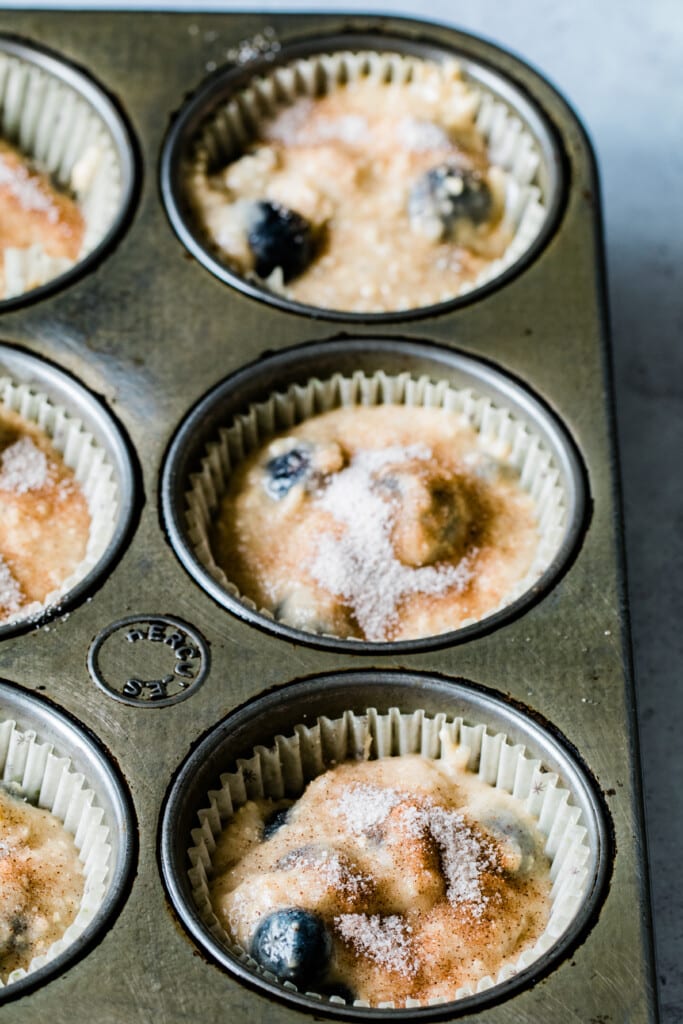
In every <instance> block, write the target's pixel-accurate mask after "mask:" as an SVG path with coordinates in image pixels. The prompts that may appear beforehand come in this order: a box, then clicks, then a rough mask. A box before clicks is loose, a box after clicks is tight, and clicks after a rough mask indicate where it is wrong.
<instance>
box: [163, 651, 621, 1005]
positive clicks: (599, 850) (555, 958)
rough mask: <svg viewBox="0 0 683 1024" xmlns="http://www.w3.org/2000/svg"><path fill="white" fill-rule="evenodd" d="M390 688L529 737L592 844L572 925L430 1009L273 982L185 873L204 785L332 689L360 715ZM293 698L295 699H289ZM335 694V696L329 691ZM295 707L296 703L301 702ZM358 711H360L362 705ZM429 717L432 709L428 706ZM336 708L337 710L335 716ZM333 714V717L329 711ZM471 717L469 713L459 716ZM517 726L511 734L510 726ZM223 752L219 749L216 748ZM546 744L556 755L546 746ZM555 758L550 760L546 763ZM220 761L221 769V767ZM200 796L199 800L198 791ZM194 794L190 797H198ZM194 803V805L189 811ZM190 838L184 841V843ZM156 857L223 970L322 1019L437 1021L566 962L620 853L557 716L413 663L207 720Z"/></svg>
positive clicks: (179, 778)
mask: <svg viewBox="0 0 683 1024" xmlns="http://www.w3.org/2000/svg"><path fill="white" fill-rule="evenodd" d="M354 683H356V684H357V686H358V687H361V688H362V694H361V695H360V696H358V698H357V699H356V700H352V701H349V703H348V704H345V703H344V701H343V700H342V698H343V697H345V696H346V693H345V688H346V687H347V686H348V685H353V684H354ZM316 684H317V689H316V696H315V698H314V699H315V701H317V705H316V710H315V711H310V710H309V711H307V712H306V714H303V715H302V716H301V717H297V711H296V709H295V711H294V712H292V711H291V710H290V708H291V707H292V705H293V704H295V702H296V701H297V699H298V700H299V701H300V702H301V703H302V704H304V705H305V704H311V703H312V698H311V696H310V694H311V688H312V686H314V685H316ZM375 686H377V687H378V688H379V689H382V688H383V689H387V688H389V687H392V686H398V688H399V689H402V690H403V692H404V693H405V694H406V695H410V694H411V693H413V694H414V700H413V702H412V704H411V706H410V708H408V709H407V710H406V709H404V708H402V707H400V706H399V707H398V709H399V711H400V712H401V713H410V710H415V709H416V708H417V707H420V706H422V705H421V703H420V702H421V699H422V698H423V697H424V696H425V691H427V693H432V694H435V695H436V698H435V699H438V701H440V703H441V704H442V705H443V709H445V713H446V714H447V717H448V718H449V719H452V718H453V717H457V716H458V715H459V714H461V713H462V706H465V707H467V708H468V709H469V710H470V712H471V714H472V716H473V717H475V718H476V720H477V721H480V722H481V721H484V722H486V729H487V731H489V730H490V732H491V733H493V734H499V733H501V732H505V734H506V736H507V738H508V740H509V739H510V738H512V741H513V742H514V743H523V744H524V746H525V748H526V750H527V752H529V737H531V742H532V743H536V744H537V746H536V747H535V749H534V750H533V751H531V753H532V756H535V757H536V756H538V757H540V760H541V762H542V764H543V766H544V767H545V768H546V770H548V768H549V769H550V770H551V771H553V772H557V773H558V774H559V776H560V783H561V784H563V785H564V786H566V787H567V788H570V792H571V796H572V799H573V802H574V804H575V805H578V806H580V808H581V812H582V816H581V824H582V825H583V826H585V827H586V828H587V830H588V833H589V845H590V849H591V854H592V857H591V883H590V884H589V887H588V891H587V894H586V898H585V901H584V903H583V905H582V907H581V908H580V910H579V911H578V912H577V914H576V916H575V918H574V919H573V920H572V922H571V923H570V925H569V927H568V928H567V929H566V930H565V931H564V932H563V934H562V935H561V936H560V937H559V939H557V940H556V941H555V943H554V944H553V945H552V946H551V947H550V949H548V950H547V951H546V952H545V953H543V954H542V956H540V957H539V958H538V959H537V960H535V961H533V963H532V964H530V965H529V967H527V968H525V969H524V970H523V971H520V972H519V973H518V974H516V975H514V976H512V977H511V978H510V979H508V980H507V981H505V982H503V983H501V984H500V985H494V986H493V987H492V988H490V989H487V990H484V991H483V992H479V993H475V994H474V995H471V996H466V997H464V998H462V999H459V1000H455V1001H451V1002H447V1003H440V1004H437V1005H434V1006H423V1007H414V1008H413V1007H411V1008H408V1009H398V1010H397V1009H391V1010H388V1009H382V1008H379V1007H353V1006H351V1005H344V1004H339V1003H328V1002H325V1000H324V999H323V1000H319V999H316V998H314V997H311V996H306V995H305V994H304V993H300V992H293V991H288V990H287V988H286V987H285V986H283V985H279V984H277V983H273V982H270V981H268V980H267V979H266V978H264V977H260V976H259V975H258V974H256V972H254V971H251V970H249V968H247V967H246V966H245V965H244V964H242V963H241V962H240V961H239V960H238V958H237V957H236V956H234V955H233V954H232V953H231V952H230V951H229V950H227V949H226V948H225V947H224V946H222V945H221V944H220V943H219V942H217V940H215V939H213V937H212V936H211V935H210V934H209V933H208V931H207V929H206V926H205V925H204V924H203V922H202V921H201V918H200V916H199V913H198V910H197V908H196V907H195V905H194V901H193V899H192V892H191V885H190V883H189V879H188V873H187V849H188V846H187V842H188V841H189V836H190V829H191V828H193V827H195V828H196V827H197V824H198V819H197V811H198V810H199V809H201V808H202V807H205V806H206V805H207V800H208V792H209V790H210V789H215V788H217V784H218V777H219V775H220V774H221V773H222V772H224V771H231V770H233V769H234V765H235V763H236V761H237V760H238V759H240V758H242V757H248V756H249V755H250V754H251V753H252V752H253V750H254V748H255V747H256V746H260V745H267V744H272V743H273V742H274V740H275V737H276V736H277V735H278V734H280V733H282V732H283V731H284V729H287V728H288V729H289V730H290V731H291V730H292V728H293V725H294V724H296V722H295V721H294V719H296V721H305V722H307V724H308V725H309V726H310V725H312V724H314V723H315V720H316V719H317V718H318V717H324V716H326V712H325V710H324V707H323V709H319V707H318V705H320V704H323V703H324V700H325V699H326V697H327V695H328V693H329V692H330V691H331V692H332V693H333V696H334V697H335V698H336V699H337V700H338V702H342V703H344V706H346V707H349V708H350V709H351V710H354V711H356V712H357V713H358V714H364V713H365V710H366V709H367V708H368V707H374V706H375V705H376V703H378V702H377V701H375V700H374V698H373V696H371V694H372V689H373V687H375ZM288 698H289V699H288ZM328 699H329V698H328ZM449 700H450V701H453V702H456V707H455V709H453V708H449ZM283 703H284V704H285V705H286V709H287V710H286V711H285V712H284V714H285V715H286V716H287V717H288V719H289V718H291V719H292V724H291V725H290V724H289V723H288V724H287V725H286V726H283V727H282V728H280V727H272V726H265V727H262V729H263V728H265V729H267V730H268V737H269V739H268V740H267V741H265V744H264V742H251V740H249V741H247V739H245V738H244V735H243V734H244V732H245V731H248V730H249V727H250V725H251V726H252V734H253V731H254V729H255V728H256V725H257V721H258V719H259V718H260V719H261V720H262V721H263V720H266V721H267V715H268V712H269V711H277V710H278V708H282V705H283ZM393 706H398V701H397V700H396V699H395V698H394V697H387V698H386V699H385V700H384V701H383V702H382V705H381V708H382V709H383V710H380V713H384V711H386V710H388V709H389V707H393ZM297 707H298V705H297ZM361 708H362V710H361ZM491 708H493V716H494V721H493V725H491V723H490V720H489V721H488V722H487V721H486V719H487V713H488V715H489V716H490V715H491ZM427 713H428V714H429V715H431V714H434V713H435V712H431V711H428V712H427ZM336 714H337V711H336V710H335V711H334V715H336ZM327 717H332V716H330V715H327ZM463 717H464V718H466V719H467V718H468V717H469V716H468V714H467V713H464V714H463ZM505 725H507V726H508V727H509V726H510V725H512V728H513V730H516V731H514V733H513V736H512V737H510V734H509V732H508V731H507V730H506V729H505V727H504V726H505ZM235 734H237V735H238V740H237V741H236V742H237V744H240V746H239V747H238V752H234V753H231V754H230V756H229V758H226V756H225V753H224V752H223V750H224V748H225V747H226V746H229V744H230V740H231V735H233V736H234V735H235ZM217 751H218V752H217ZM549 751H550V753H549ZM549 760H550V764H549ZM219 765H220V767H219ZM199 790H201V795H200V796H199V797H197V795H196V794H197V792H198V791H199ZM193 794H194V798H193ZM188 800H190V801H191V807H190V809H189V810H188V807H187V804H188ZM183 840H184V841H183ZM157 845H158V859H159V865H160V872H161V876H162V880H163V884H164V887H165V889H166V892H167V894H168V896H169V898H170V901H171V904H172V906H173V909H174V912H175V914H176V915H177V916H178V918H179V919H180V922H181V924H182V926H183V927H184V929H185V930H186V932H187V933H188V934H189V937H190V938H191V940H192V941H193V942H194V943H195V944H196V945H197V947H198V948H199V949H200V951H201V952H202V953H203V954H204V955H205V956H207V957H208V959H209V961H210V962H211V963H217V964H218V965H219V966H220V968H221V969H222V970H227V972H228V973H229V974H231V975H235V976H236V977H237V978H238V979H239V981H240V982H242V983H243V984H246V985H247V986H248V987H251V988H253V989H255V990H256V991H257V992H258V993H259V994H260V995H266V996H268V997H270V998H274V999H275V1000H276V1001H278V1002H284V1003H285V1004H287V1005H289V1006H290V1007H291V1006H293V1007H294V1008H295V1009H299V1010H304V1011H308V1012H312V1013H314V1014H318V1015H322V1016H325V1017H340V1018H342V1019H345V1020H349V1021H352V1020H362V1019H374V1020H380V1019H386V1017H387V1015H388V1014H399V1015H400V1019H401V1020H405V1021H416V1022H417V1021H426V1020H439V1019H441V1018H444V1017H446V1016H448V1017H449V1019H452V1018H455V1017H458V1018H459V1017H461V1016H464V1015H466V1014H468V1013H472V1012H476V1011H478V1010H481V1009H484V1008H490V1007H491V1006H493V1005H495V1004H496V1003H499V1002H503V1001H506V1000H507V999H508V998H510V997H512V996H514V995H517V994H518V993H521V992H523V991H525V990H526V989H527V988H528V987H529V985H530V984H532V983H533V982H534V981H536V980H538V979H539V978H541V977H545V976H546V975H547V974H548V973H550V972H551V971H552V970H554V969H556V968H558V967H559V966H561V964H562V963H563V962H564V961H565V960H566V959H567V957H568V956H569V954H570V953H571V952H573V950H574V949H575V948H576V947H577V946H578V945H580V944H581V943H582V942H583V941H584V939H585V938H586V936H587V935H588V932H589V931H590V930H591V928H592V926H593V924H594V923H595V921H596V920H597V917H598V915H599V911H600V907H601V906H602V903H603V901H604V898H605V896H606V894H607V891H608V882H609V877H610V873H611V868H612V862H613V858H614V842H613V834H612V825H611V819H610V816H609V812H608V811H607V808H606V806H605V803H604V799H603V798H602V794H601V792H600V788H599V785H598V783H597V781H596V780H595V778H594V777H593V775H592V773H591V771H590V770H589V768H588V767H587V765H586V764H585V763H584V762H583V759H582V757H581V755H580V753H579V751H578V750H577V749H576V748H575V747H574V745H573V744H572V743H571V742H570V741H569V740H568V739H567V737H566V736H565V735H564V734H563V733H562V732H561V731H560V730H559V728H557V727H556V726H555V725H554V724H553V723H552V722H550V721H548V720H547V719H545V718H544V717H543V716H542V715H540V714H539V713H538V712H536V711H533V710H532V709H524V708H523V706H522V705H520V704H519V702H516V701H514V700H512V699H511V698H510V697H507V696H505V695H504V694H503V693H501V692H499V691H497V690H493V689H491V688H490V687H487V686H483V685H481V684H479V683H475V682H472V681H470V680H469V679H463V678H461V677H458V678H455V677H451V676H447V675H444V674H443V673H439V672H438V671H424V670H418V671H416V670H413V669H409V668H391V669H377V668H368V669H341V670H334V669H332V670H330V671H327V672H321V673H315V674H314V675H309V676H306V677H300V678H297V679H294V680H290V681H289V682H286V683H284V684H280V685H277V686H274V687H271V688H270V689H268V690H266V691H264V692H262V693H259V694H258V695H257V696H255V697H250V698H249V699H248V700H247V701H245V702H244V703H242V704H240V705H239V706H238V707H236V708H234V709H232V710H231V711H230V712H229V713H228V714H227V715H226V716H225V717H224V718H222V719H221V720H220V721H219V722H217V723H215V724H214V725H213V726H211V727H210V728H209V729H208V730H207V731H206V732H205V733H204V734H203V735H202V736H201V737H200V738H199V739H198V740H197V742H196V744H195V745H194V746H193V748H192V750H191V752H190V753H189V754H188V755H187V756H186V757H185V758H184V760H183V761H182V762H181V764H180V765H179V767H178V769H177V770H176V772H175V774H174V776H173V777H172V779H171V782H170V784H169V787H168V789H167V791H166V794H165V797H164V800H163V803H162V807H161V811H160V814H159V829H158V844H157Z"/></svg>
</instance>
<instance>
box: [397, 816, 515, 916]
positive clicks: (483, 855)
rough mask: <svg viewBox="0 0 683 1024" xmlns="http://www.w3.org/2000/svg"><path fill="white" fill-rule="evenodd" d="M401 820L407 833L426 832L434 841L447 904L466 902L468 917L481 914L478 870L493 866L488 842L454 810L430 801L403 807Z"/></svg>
mask: <svg viewBox="0 0 683 1024" xmlns="http://www.w3.org/2000/svg"><path fill="white" fill-rule="evenodd" d="M403 823H404V826H405V829H406V832H407V833H408V835H411V836H413V837H415V838H419V837H420V836H422V835H424V834H425V833H428V834H429V835H431V837H432V839H433V840H434V842H435V843H436V844H437V846H438V848H439V854H440V857H441V870H442V871H443V874H444V877H445V879H446V896H447V898H448V902H449V903H450V904H451V906H453V907H458V906H462V905H464V904H466V905H467V910H468V911H469V913H470V914H471V915H472V917H475V918H476V917H481V915H482V914H483V913H484V910H485V908H486V905H487V904H488V902H489V899H488V897H487V896H486V894H485V893H483V892H482V888H481V874H482V872H483V871H485V870H487V869H488V870H495V869H496V867H497V863H496V858H495V853H494V849H493V847H492V846H491V844H490V843H488V841H486V840H482V839H480V838H478V837H477V835H476V833H475V832H474V831H473V830H472V829H471V828H470V827H469V825H468V824H467V822H466V821H465V819H464V817H463V816H462V814H460V813H459V812H458V811H454V810H449V809H448V808H447V807H440V806H438V805H436V804H431V803H430V802H425V804H424V806H422V807H414V806H412V807H406V808H405V811H404V812H403Z"/></svg>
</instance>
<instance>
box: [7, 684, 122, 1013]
mask: <svg viewBox="0 0 683 1024" xmlns="http://www.w3.org/2000/svg"><path fill="white" fill-rule="evenodd" d="M0 732H1V736H2V740H1V741H0V779H1V780H2V782H3V783H6V784H12V785H14V786H18V787H19V792H20V793H21V794H22V796H24V797H25V798H26V799H27V800H28V802H29V803H33V804H35V805H36V806H38V807H44V808H47V809H48V810H50V811H51V812H52V813H53V814H54V815H55V816H56V817H57V818H59V819H60V820H61V821H62V822H63V823H64V824H65V826H66V828H67V830H68V831H69V832H70V833H71V834H72V835H74V837H75V840H76V845H77V847H78V849H79V852H80V855H81V862H82V864H83V866H84V871H85V880H86V896H85V898H84V901H83V904H82V908H81V911H80V913H79V915H78V917H77V918H76V921H75V922H74V924H73V925H71V926H70V928H69V929H68V930H67V932H66V934H65V936H64V938H63V939H62V940H60V941H59V942H58V943H55V946H54V947H51V948H50V950H48V952H47V954H44V955H43V956H42V957H40V958H37V960H36V961H35V962H34V964H33V965H32V966H31V967H30V969H29V970H28V972H26V971H21V972H18V973H19V974H20V976H19V977H18V978H10V979H9V981H8V984H7V986H6V987H2V986H0V997H1V996H2V995H4V994H5V993H8V992H9V993H11V994H12V995H13V996H18V995H21V994H23V993H25V992H29V991H31V990H32V989H33V988H35V987H36V986H37V985H41V984H44V983H45V982H46V981H47V980H49V979H50V978H54V977H58V976H59V975H60V974H63V973H64V971H65V970H67V969H68V967H69V966H70V965H71V964H72V963H73V962H75V961H76V960H78V959H79V958H80V957H82V956H84V955H85V954H86V953H87V952H88V950H89V949H90V948H91V947H92V945H93V943H94V942H97V940H98V937H101V936H102V934H103V933H104V931H105V930H106V928H107V927H109V926H110V924H111V921H112V918H113V916H114V915H115V914H116V912H117V910H118V909H119V907H120V904H121V902H122V899H123V898H124V896H125V891H126V887H127V885H128V883H129V879H130V873H131V870H132V868H133V864H134V860H135V848H136V837H135V826H134V817H133V812H132V809H131V807H130V803H129V797H128V793H127V791H126V788H125V786H124V785H123V783H122V781H121V779H120V776H119V774H118V772H117V771H116V769H115V767H114V765H112V764H111V762H110V761H109V760H108V759H107V757H106V755H105V754H104V752H103V751H102V749H101V748H100V746H99V744H97V743H96V742H95V741H94V740H93V739H92V738H91V737H90V736H88V734H87V733H86V732H84V730H83V729H82V728H80V727H79V726H78V725H77V724H76V722H74V721H73V720H71V719H70V718H69V717H67V716H66V715H65V714H63V713H62V712H60V711H58V710H57V709H56V708H54V707H53V706H52V705H49V704H47V703H46V702H45V701H42V700H39V699H37V698H36V697H35V696H33V695H32V694H30V693H27V692H26V691H23V690H20V689H18V688H17V687H14V686H10V685H8V684H7V683H2V682H0Z"/></svg>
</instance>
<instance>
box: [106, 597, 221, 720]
mask: <svg viewBox="0 0 683 1024" xmlns="http://www.w3.org/2000/svg"><path fill="white" fill-rule="evenodd" d="M210 663H211V656H210V654H209V647H208V644H207V642H206V640H205V639H204V637H203V636H202V635H201V633H200V632H199V631H198V630H197V629H195V628H194V626H191V625H189V623H187V622H183V620H182V619H176V618H174V617H173V616H172V615H130V616H128V618H125V619H117V620H116V621H115V622H112V623H111V625H109V626H107V627H106V628H105V629H103V630H102V631H101V632H100V633H98V634H97V636H96V637H95V639H94V640H93V642H92V644H91V646H90V650H89V651H88V670H89V672H90V675H91V676H92V679H93V681H94V682H95V683H97V685H98V686H99V687H100V688H101V689H102V690H104V691H105V693H108V694H109V696H110V697H113V698H114V699H115V700H119V701H121V702H122V703H123V704H130V705H131V706H132V707H168V706H169V705H170V704H177V703H178V702H179V701H181V700H185V698H186V697H190V696H192V694H193V693H195V691H196V690H198V689H199V687H200V686H201V685H202V683H203V682H204V680H205V679H206V677H207V675H208V674H209V667H210Z"/></svg>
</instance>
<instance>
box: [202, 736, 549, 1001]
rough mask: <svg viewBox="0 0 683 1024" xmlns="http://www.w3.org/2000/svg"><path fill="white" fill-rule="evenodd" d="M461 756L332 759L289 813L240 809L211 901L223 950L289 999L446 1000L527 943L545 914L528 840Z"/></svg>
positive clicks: (503, 801)
mask: <svg viewBox="0 0 683 1024" xmlns="http://www.w3.org/2000/svg"><path fill="white" fill-rule="evenodd" d="M466 761H467V752H466V751H463V750H462V749H460V750H458V749H451V750H449V751H448V752H447V754H446V756H445V757H444V758H443V759H441V760H430V759H427V758H424V757H421V756H419V755H406V756H401V757H388V758H382V759H380V760H376V761H362V762H346V763H344V764H341V765H338V766H337V767H335V768H332V769H330V770H329V771H327V772H325V773H324V774H323V775H321V776H319V777H318V778H317V779H315V780H314V781H313V782H311V783H310V784H309V785H308V788H307V789H306V790H305V792H304V794H303V795H302V796H301V797H300V799H299V800H297V801H296V802H292V801H288V800H281V801H277V802H274V801H272V800H255V801H249V802H248V803H246V804H244V805H243V806H242V807H240V808H239V810H238V811H237V812H236V813H235V815H234V817H233V819H232V820H231V822H230V823H229V825H228V826H227V828H226V829H225V830H224V832H223V833H222V835H221V836H220V837H219V839H218V845H217V849H216V852H215V855H214V857H213V881H212V883H211V902H212V906H213V908H214V911H215V913H216V915H217V917H218V919H219V921H220V922H221V924H222V925H223V927H224V928H225V929H226V931H227V933H228V935H229V936H230V938H231V939H232V940H233V941H234V942H235V943H237V944H238V945H239V946H241V948H242V949H244V950H246V951H248V952H249V953H250V954H251V956H252V957H253V958H254V959H255V960H256V961H257V962H258V963H259V964H260V965H261V967H263V968H265V969H266V970H269V971H271V972H272V973H273V974H275V975H276V977H277V978H278V979H279V980H280V981H291V982H292V983H294V984H295V985H296V986H297V987H298V988H300V989H301V990H302V991H314V992H318V993H321V994H323V995H339V996H341V997H342V998H343V999H344V1000H345V1001H347V1002H349V1001H353V999H363V1000H367V1001H368V1002H369V1003H370V1005H373V1006H376V1005H378V1004H380V1003H382V1002H384V1001H391V1002H392V1003H393V1004H395V1005H396V1006H403V1005H405V1001H406V999H409V998H410V999H417V1000H420V1001H421V1002H426V1001H427V1000H429V999H432V998H436V997H442V998H445V999H454V998H455V995H456V992H457V990H458V989H459V988H460V987H461V986H464V985H466V984H473V985H476V983H477V981H478V980H480V979H481V978H483V977H485V976H487V975H489V976H491V977H494V978H495V977H496V976H497V974H498V972H499V971H500V969H501V968H502V967H503V966H506V965H509V966H514V964H515V963H516V962H517V960H518V958H519V956H520V955H521V953H522V952H523V951H524V950H526V949H530V948H531V947H533V945H534V944H535V942H536V940H537V939H538V938H539V936H540V935H541V933H542V932H543V930H544V928H545V926H546V923H547V921H548V917H549V912H550V888H551V882H550V876H549V861H548V858H547V857H546V855H545V853H544V852H543V851H544V838H543V836H542V835H541V833H540V832H539V831H538V828H537V827H536V824H535V822H534V820H533V819H532V818H531V817H530V816H529V815H528V814H527V813H526V812H525V810H524V808H523V806H522V804H521V802H520V801H518V800H515V799H514V798H513V797H511V796H509V795H508V794H507V793H505V792H502V791H500V790H497V789H494V788H492V787H491V786H487V785H485V784H484V783H482V782H480V781H479V779H478V778H477V777H476V776H475V775H473V774H472V773H471V772H468V771H467V770H466V768H465V765H466Z"/></svg>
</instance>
